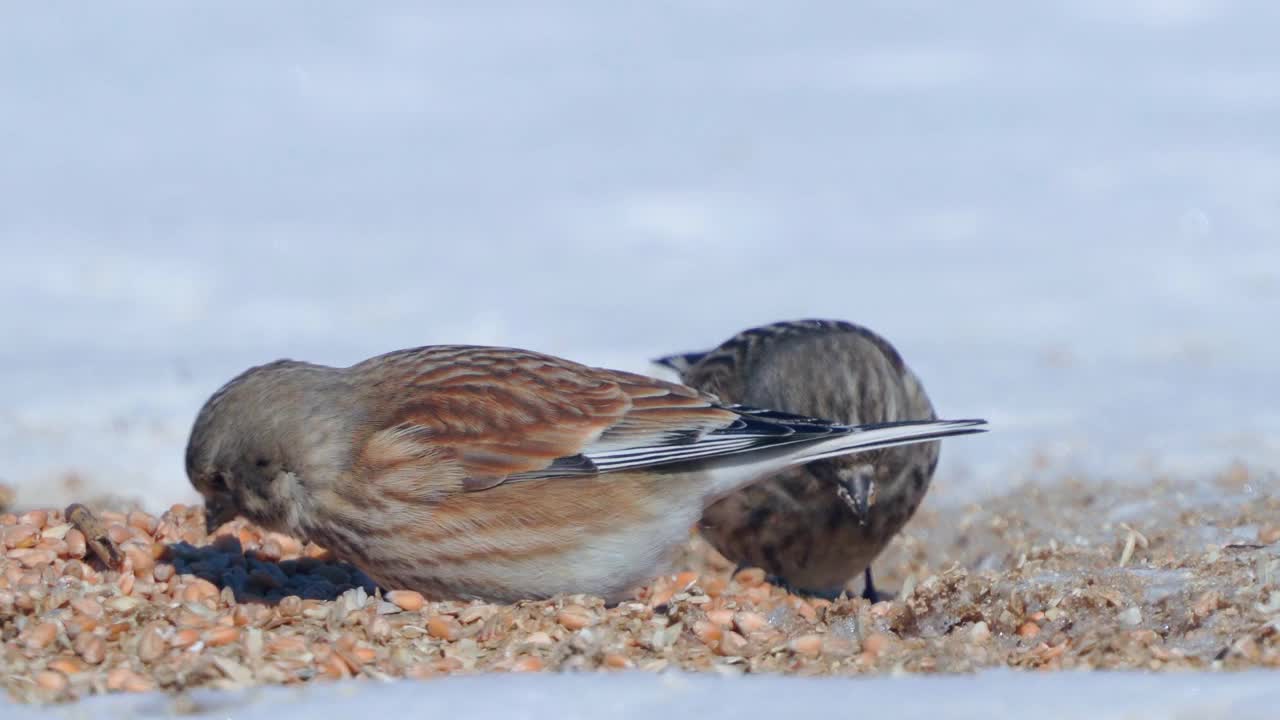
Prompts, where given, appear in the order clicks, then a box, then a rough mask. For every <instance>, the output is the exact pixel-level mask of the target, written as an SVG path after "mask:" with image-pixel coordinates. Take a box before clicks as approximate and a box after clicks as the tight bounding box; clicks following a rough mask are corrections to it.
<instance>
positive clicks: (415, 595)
mask: <svg viewBox="0 0 1280 720" xmlns="http://www.w3.org/2000/svg"><path fill="white" fill-rule="evenodd" d="M383 597H385V598H386V599H387V602H390V603H392V604H393V605H395V606H396V607H398V608H400V609H401V610H405V611H408V612H418V611H419V610H421V609H422V606H423V605H426V604H427V601H426V598H424V597H422V593H420V592H417V591H416V590H392V591H391V592H389V593H387V594H386V595H384V596H383Z"/></svg>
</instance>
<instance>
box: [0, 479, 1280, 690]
mask: <svg viewBox="0 0 1280 720" xmlns="http://www.w3.org/2000/svg"><path fill="white" fill-rule="evenodd" d="M1266 483H1275V478H1274V476H1266V477H1259V476H1256V475H1254V476H1252V477H1250V476H1249V474H1248V473H1245V477H1244V478H1243V479H1242V478H1241V477H1240V472H1239V471H1232V472H1229V473H1226V474H1224V476H1223V478H1220V479H1219V482H1218V485H1217V486H1215V487H1214V488H1212V492H1209V493H1205V492H1203V488H1197V489H1195V490H1196V492H1195V494H1192V493H1191V492H1190V491H1191V490H1192V488H1189V487H1184V486H1176V485H1172V484H1169V483H1163V484H1162V483H1161V482H1155V483H1152V484H1148V485H1145V486H1141V487H1130V488H1117V487H1113V486H1104V485H1100V484H1093V485H1091V484H1088V483H1079V482H1059V483H1053V484H1048V485H1044V484H1041V485H1029V486H1027V487H1024V488H1022V489H1020V490H1018V491H1015V492H1013V493H1010V494H1009V495H1006V496H1004V497H1001V498H996V499H993V500H991V501H988V502H985V503H983V504H982V505H981V506H972V507H956V506H954V505H946V504H944V503H938V502H935V501H934V499H931V500H930V501H929V502H927V503H926V507H925V508H924V509H922V511H921V513H920V514H919V516H918V517H917V518H916V519H915V520H914V521H913V522H912V524H911V525H910V526H909V527H908V530H907V532H906V533H905V534H904V535H903V536H902V537H901V538H900V539H899V540H898V541H896V542H895V544H894V546H893V547H892V548H891V549H890V551H889V552H888V553H886V555H885V556H884V557H883V558H882V559H881V560H880V561H879V562H877V566H876V567H877V570H878V571H879V572H880V575H881V578H882V582H883V583H884V584H885V585H887V586H888V587H890V588H897V589H898V590H899V592H898V594H897V598H896V599H894V600H890V601H883V602H879V603H874V604H873V603H871V602H868V601H866V600H863V599H861V598H858V597H852V598H842V599H840V600H837V601H833V602H832V601H825V600H819V599H810V598H804V597H797V596H795V595H791V594H788V593H787V592H785V591H784V590H782V589H780V588H778V587H775V586H773V585H770V584H769V583H767V582H765V576H764V573H763V572H761V571H760V570H758V569H746V570H742V571H739V572H736V573H734V572H733V570H732V568H731V567H730V565H729V564H728V563H726V562H725V561H724V559H723V558H721V557H720V556H718V555H717V554H715V553H714V552H713V551H711V550H710V549H709V548H708V547H707V546H706V545H705V544H704V543H702V542H701V541H700V540H698V539H697V538H696V537H695V538H693V539H692V540H691V542H690V544H689V547H688V551H687V553H686V555H685V557H684V558H683V559H682V563H681V569H682V570H683V571H682V572H680V573H678V574H673V575H669V576H666V577H662V578H658V579H657V580H655V582H654V583H653V584H651V585H650V586H648V587H645V588H640V589H638V590H637V592H636V594H635V597H634V599H633V600H630V601H626V602H623V603H620V604H619V605H617V606H614V607H605V605H604V603H603V602H602V601H601V600H600V599H599V598H594V597H588V596H567V597H561V598H556V599H554V600H549V601H541V602H525V603H518V604H515V605H494V604H485V603H479V602H429V601H427V600H425V599H424V598H423V597H422V596H421V595H419V594H417V593H415V592H412V591H404V590H390V591H388V592H385V594H384V593H383V592H382V590H380V589H378V588H375V587H374V586H373V584H372V583H371V582H370V581H369V580H368V578H367V577H365V576H364V575H363V573H360V572H359V571H357V570H355V569H354V568H351V567H349V566H347V565H343V564H341V563H337V562H335V561H333V560H332V559H330V558H329V556H328V554H327V553H326V552H325V551H324V550H323V549H321V548H319V547H316V546H314V545H310V544H302V543H299V542H298V541H297V540H294V539H293V538H289V537H285V536H282V535H279V534H275V533H267V532H262V531H260V530H258V529H257V528H254V527H252V526H250V525H247V524H245V523H244V522H241V521H236V522H233V523H229V524H227V525H225V526H223V527H221V528H219V529H218V530H217V532H216V533H215V534H214V535H212V536H208V535H206V533H205V528H204V523H203V517H202V514H201V512H200V509H199V508H192V507H185V506H181V505H177V506H174V507H172V508H170V509H169V510H168V511H167V512H165V513H163V514H162V515H161V516H159V517H155V516H153V515H149V514H147V513H144V512H140V511H137V510H134V511H129V512H119V511H111V510H103V509H93V510H90V509H86V508H81V507H77V506H72V508H69V509H68V511H66V512H63V511H58V510H42V509H36V510H28V511H26V512H22V513H21V514H15V513H7V514H2V515H0V547H2V554H0V667H3V668H4V669H5V672H4V674H3V676H0V685H2V686H3V688H4V689H5V690H6V691H7V692H8V693H9V694H10V695H11V696H12V697H14V698H17V699H20V700H24V701H59V700H67V699H71V698H74V697H78V696H83V695H85V694H88V693H102V692H117V691H146V690H153V689H161V690H166V691H182V690H184V689H187V688H194V687H242V686H246V685H253V684H260V683H302V682H309V681H315V680H324V679H336V678H348V677H367V678H374V679H385V678H393V677H412V678H427V677H434V676H439V675H445V674H454V673H474V672H486V671H506V672H529V671H539V670H611V669H624V668H638V669H643V670H650V671H658V670H662V669H665V668H681V669H686V670H703V671H714V672H721V673H734V674H737V673H753V672H788V673H797V674H804V675H819V674H822V675H852V674H859V673H869V672H892V671H908V672H963V671H969V670H973V669H977V668H982V667H989V666H1012V667H1019V668H1036V669H1057V668H1104V667H1106V668H1149V669H1158V668H1193V667H1200V668H1206V667H1220V668H1227V669H1230V668H1243V667H1250V666H1271V667H1280V493H1277V492H1275V491H1274V490H1273V489H1272V487H1273V486H1271V485H1265V484H1266ZM1264 485H1265V486H1264ZM1259 488H1261V490H1260V489H1259ZM1204 497H1209V498H1211V501H1204V500H1203V498H1204Z"/></svg>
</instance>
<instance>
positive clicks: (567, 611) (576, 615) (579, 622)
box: [556, 605, 595, 630]
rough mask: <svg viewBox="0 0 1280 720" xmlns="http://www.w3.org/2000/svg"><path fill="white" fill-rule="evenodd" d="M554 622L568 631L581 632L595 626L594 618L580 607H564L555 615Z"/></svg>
mask: <svg viewBox="0 0 1280 720" xmlns="http://www.w3.org/2000/svg"><path fill="white" fill-rule="evenodd" d="M556 622H559V623H560V624H561V625H562V626H564V627H565V628H566V629H569V630H581V629H582V628H585V627H588V626H590V625H593V624H595V617H594V616H592V614H591V613H590V612H589V611H588V610H587V609H586V608H584V607H582V606H580V605H566V606H565V607H564V608H562V609H561V610H560V612H559V613H558V614H557V615H556Z"/></svg>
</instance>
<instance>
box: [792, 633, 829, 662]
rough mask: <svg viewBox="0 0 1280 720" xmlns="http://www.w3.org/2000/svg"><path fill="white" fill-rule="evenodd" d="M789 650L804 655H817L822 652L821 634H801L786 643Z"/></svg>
mask: <svg viewBox="0 0 1280 720" xmlns="http://www.w3.org/2000/svg"><path fill="white" fill-rule="evenodd" d="M787 647H788V648H789V649H790V650H791V652H793V653H796V654H797V655H804V656H806V657H818V656H819V655H821V654H822V636H821V635H816V634H813V633H809V634H806V635H801V636H799V637H797V638H794V639H792V640H791V642H789V643H787Z"/></svg>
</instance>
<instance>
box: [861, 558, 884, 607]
mask: <svg viewBox="0 0 1280 720" xmlns="http://www.w3.org/2000/svg"><path fill="white" fill-rule="evenodd" d="M863 577H864V578H865V581H864V582H863V585H862V597H864V598H866V599H867V600H868V601H870V602H872V603H878V602H880V593H879V592H877V591H876V584H875V583H874V582H872V581H871V566H870V565H868V566H867V569H866V571H865V574H864V575H863Z"/></svg>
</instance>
